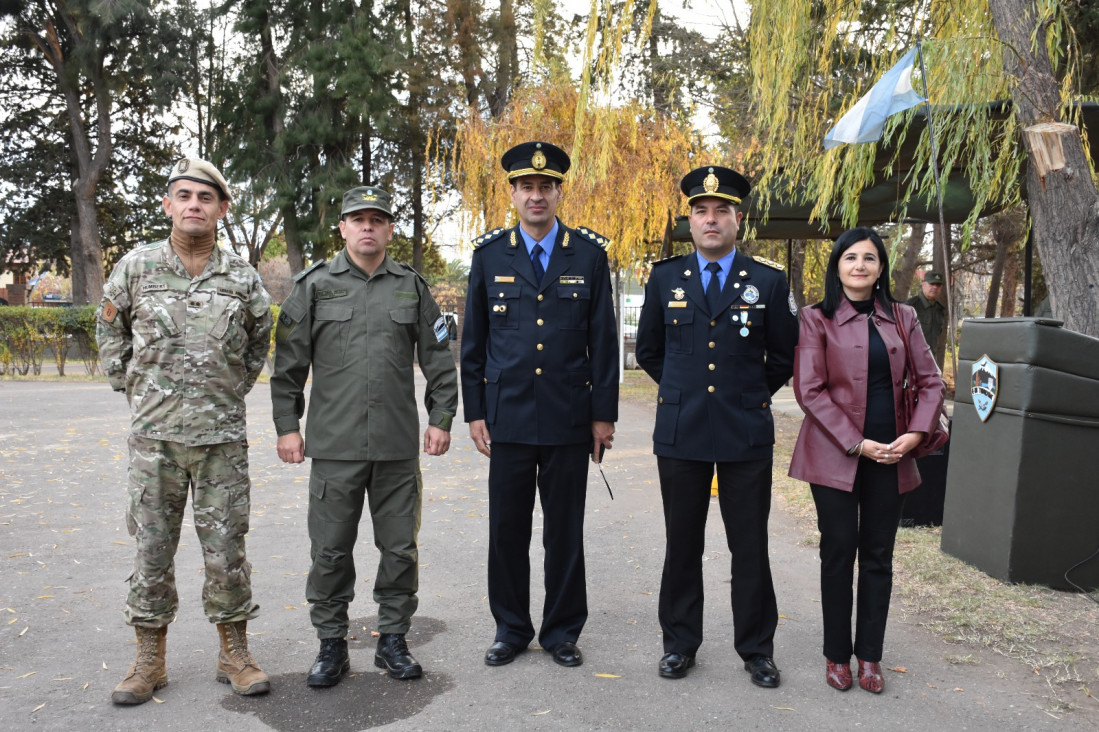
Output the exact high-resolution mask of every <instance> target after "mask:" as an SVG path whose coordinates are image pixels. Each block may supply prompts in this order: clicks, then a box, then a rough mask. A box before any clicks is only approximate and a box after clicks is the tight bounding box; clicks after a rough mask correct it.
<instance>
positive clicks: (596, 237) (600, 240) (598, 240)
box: [573, 226, 611, 249]
mask: <svg viewBox="0 0 1099 732" xmlns="http://www.w3.org/2000/svg"><path fill="white" fill-rule="evenodd" d="M573 231H575V232H576V233H577V234H579V235H580V237H581V238H582V239H587V240H588V241H590V242H591V243H592V244H595V245H596V246H598V247H602V248H604V249H606V248H607V245H608V244H610V243H611V240H610V239H608V238H607V237H605V236H603V235H602V234H597V233H596V232H594V231H592V230H591V229H589V228H588V227H586V226H580V227H577V228H575V229H573Z"/></svg>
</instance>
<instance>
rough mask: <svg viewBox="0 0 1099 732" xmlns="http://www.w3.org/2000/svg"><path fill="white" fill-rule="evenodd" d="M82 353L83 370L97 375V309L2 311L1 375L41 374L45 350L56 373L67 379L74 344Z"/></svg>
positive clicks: (0, 321)
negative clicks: (52, 358)
mask: <svg viewBox="0 0 1099 732" xmlns="http://www.w3.org/2000/svg"><path fill="white" fill-rule="evenodd" d="M73 343H75V344H76V345H77V347H78V348H79V349H80V354H81V359H82V360H83V361H84V368H85V369H86V370H87V372H88V373H89V374H94V373H95V371H96V369H97V368H98V359H99V354H98V351H97V349H96V345H95V306H94V305H86V306H83V307H72V308H31V307H25V306H18V307H0V375H3V374H11V375H16V374H18V375H21V376H26V375H27V374H28V373H32V372H33V373H34V374H35V375H36V376H37V375H39V374H41V373H42V359H43V358H44V356H45V355H46V349H47V348H52V349H53V352H54V357H55V359H56V361H57V373H58V374H60V375H61V376H64V375H65V362H66V360H67V357H68V350H69V346H70V345H71V344H73Z"/></svg>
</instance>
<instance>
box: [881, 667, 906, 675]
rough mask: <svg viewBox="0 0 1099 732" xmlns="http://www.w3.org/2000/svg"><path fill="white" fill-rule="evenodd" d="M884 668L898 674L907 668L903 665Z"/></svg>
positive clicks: (903, 672) (904, 672) (904, 671)
mask: <svg viewBox="0 0 1099 732" xmlns="http://www.w3.org/2000/svg"><path fill="white" fill-rule="evenodd" d="M886 668H887V669H889V670H890V671H896V672H897V673H899V674H906V673H908V669H907V668H905V667H904V666H886Z"/></svg>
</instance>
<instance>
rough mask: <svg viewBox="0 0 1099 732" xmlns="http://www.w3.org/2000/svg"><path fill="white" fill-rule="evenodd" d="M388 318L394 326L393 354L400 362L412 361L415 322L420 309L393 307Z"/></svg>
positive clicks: (418, 317) (418, 316)
mask: <svg viewBox="0 0 1099 732" xmlns="http://www.w3.org/2000/svg"><path fill="white" fill-rule="evenodd" d="M389 319H390V321H392V323H393V325H394V326H395V329H394V339H393V354H392V355H393V356H395V357H396V358H397V359H399V362H400V363H406V362H407V363H410V364H411V363H412V349H413V348H414V347H415V343H416V334H415V327H416V323H417V322H418V321H419V319H420V311H419V310H418V309H416V308H393V309H392V310H390V311H389Z"/></svg>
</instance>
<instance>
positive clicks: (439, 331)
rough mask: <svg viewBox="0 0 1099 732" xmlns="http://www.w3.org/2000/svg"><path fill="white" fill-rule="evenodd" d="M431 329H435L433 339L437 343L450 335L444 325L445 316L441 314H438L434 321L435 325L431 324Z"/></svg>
mask: <svg viewBox="0 0 1099 732" xmlns="http://www.w3.org/2000/svg"><path fill="white" fill-rule="evenodd" d="M432 330H434V331H435V341H436V342H437V343H442V342H443V341H445V340H446V339H447V338H449V337H450V330H449V329H447V327H446V318H444V317H443V316H442V315H440V316H439V319H438V320H436V321H435V325H433V326H432Z"/></svg>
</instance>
